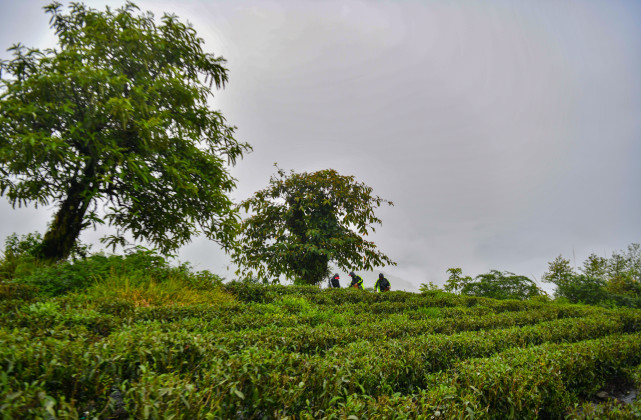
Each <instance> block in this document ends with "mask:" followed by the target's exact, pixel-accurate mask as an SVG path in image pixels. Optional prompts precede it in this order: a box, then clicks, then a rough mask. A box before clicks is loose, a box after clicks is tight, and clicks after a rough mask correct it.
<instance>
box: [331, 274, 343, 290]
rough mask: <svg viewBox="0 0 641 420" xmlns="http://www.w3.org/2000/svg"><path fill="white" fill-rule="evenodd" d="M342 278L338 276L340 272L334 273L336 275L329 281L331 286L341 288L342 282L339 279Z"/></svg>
mask: <svg viewBox="0 0 641 420" xmlns="http://www.w3.org/2000/svg"><path fill="white" fill-rule="evenodd" d="M338 280H340V277H339V276H338V273H336V274H334V277H332V279H331V280H330V281H329V287H335V288H336V289H340V288H341V284H340V282H339V281H338Z"/></svg>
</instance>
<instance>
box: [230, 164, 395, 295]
mask: <svg viewBox="0 0 641 420" xmlns="http://www.w3.org/2000/svg"><path fill="white" fill-rule="evenodd" d="M383 203H386V204H389V205H392V203H391V202H389V201H387V200H384V199H382V198H380V197H378V196H374V195H372V189H371V188H370V187H368V186H366V185H365V184H362V183H359V182H356V181H355V179H354V177H353V176H343V175H340V174H338V173H337V172H336V171H335V170H333V169H326V170H323V171H318V172H312V173H307V172H304V173H294V172H293V171H292V172H291V173H289V174H286V173H285V172H284V171H283V170H282V169H279V170H278V172H277V175H276V176H272V177H271V179H270V182H269V186H268V187H267V188H265V189H264V190H260V191H258V192H256V193H255V194H254V196H253V197H252V198H250V199H248V200H246V201H244V202H243V203H241V206H242V207H243V208H244V210H245V211H246V212H249V211H250V210H251V211H252V212H253V213H254V214H253V215H252V216H250V217H248V218H247V219H245V220H244V221H243V222H242V228H241V232H242V233H241V236H240V239H239V241H238V246H237V247H236V249H234V251H233V252H232V258H233V261H234V262H235V263H236V264H238V265H239V267H240V268H239V271H238V273H239V274H241V273H242V274H244V275H248V276H257V277H259V278H261V279H264V280H266V279H269V278H275V279H277V278H279V277H280V276H281V275H284V276H286V277H287V278H289V279H294V282H295V283H297V284H319V283H320V282H322V281H323V279H324V278H325V277H326V276H327V275H329V264H330V263H334V264H335V265H337V266H338V267H339V268H341V269H343V270H345V271H348V270H359V269H368V270H370V269H372V268H374V267H376V266H384V265H386V264H391V265H395V264H396V263H394V262H393V261H392V260H391V259H390V258H388V257H387V256H386V255H384V254H382V253H381V252H379V251H377V249H376V246H375V244H374V242H370V241H366V240H365V239H364V238H363V236H366V235H367V234H368V231H369V230H371V231H374V228H373V227H371V225H372V224H381V220H380V219H378V218H377V217H376V216H375V215H374V209H376V208H377V207H379V206H380V205H381V204H383Z"/></svg>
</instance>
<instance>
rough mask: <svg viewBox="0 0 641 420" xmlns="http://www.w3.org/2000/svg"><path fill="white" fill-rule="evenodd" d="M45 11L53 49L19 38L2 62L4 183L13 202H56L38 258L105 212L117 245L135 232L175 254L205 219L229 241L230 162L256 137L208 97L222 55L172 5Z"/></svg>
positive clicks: (0, 171) (218, 79) (215, 234)
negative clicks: (170, 10)
mask: <svg viewBox="0 0 641 420" xmlns="http://www.w3.org/2000/svg"><path fill="white" fill-rule="evenodd" d="M45 11H46V12H47V13H49V14H50V15H51V20H50V23H51V27H52V28H53V30H55V33H56V35H57V37H58V46H57V48H55V49H46V50H43V51H40V50H38V49H33V48H26V47H24V46H22V45H19V44H18V45H14V46H12V47H11V48H10V49H9V50H10V51H11V52H12V54H13V57H12V59H11V60H5V61H2V62H0V192H1V193H2V195H5V196H6V197H7V198H8V199H9V201H10V202H11V203H12V205H13V206H14V207H16V206H22V205H28V204H32V203H33V204H35V206H36V207H37V206H38V205H49V204H52V203H53V204H56V206H57V212H56V214H55V217H54V219H53V221H52V222H51V224H50V226H49V230H48V231H47V233H46V234H45V236H44V241H43V244H42V248H41V254H42V256H43V257H45V258H48V259H54V260H55V259H61V258H65V257H66V256H67V255H68V254H69V252H70V250H71V249H72V247H73V244H74V243H75V241H76V240H77V238H78V235H79V234H80V232H81V231H82V229H84V228H86V227H88V226H91V225H94V226H95V225H99V224H104V223H108V224H110V225H112V226H114V227H115V228H116V233H115V234H113V235H111V236H109V237H107V238H105V241H106V243H107V244H109V245H114V246H115V245H116V244H122V243H123V242H124V233H125V232H129V233H130V234H131V235H132V236H133V238H134V239H135V240H139V239H143V240H146V241H148V242H149V243H151V244H152V245H153V246H156V247H157V248H158V249H159V250H160V251H161V252H163V253H166V252H170V251H172V250H174V249H176V248H178V247H179V246H181V245H183V244H185V243H186V242H188V241H189V240H190V238H191V237H192V235H193V234H195V233H196V232H197V231H198V230H202V231H204V233H205V234H206V235H207V236H208V237H209V238H211V239H213V240H215V241H217V242H219V243H221V244H222V245H224V246H229V244H230V243H231V240H232V238H233V235H234V232H235V230H236V228H237V224H238V216H237V215H236V210H235V208H234V206H233V203H232V201H231V200H230V198H229V197H228V193H229V192H230V191H231V190H232V189H233V188H234V187H235V182H236V181H235V179H234V178H233V177H231V176H230V174H229V173H228V171H227V165H230V164H234V163H235V162H236V160H237V159H239V158H241V157H242V155H243V153H245V152H247V151H248V150H249V145H247V144H245V143H240V142H238V141H237V140H236V139H235V138H234V128H235V127H233V126H229V125H228V124H227V123H226V121H225V118H224V117H223V115H222V114H221V112H219V111H214V110H211V109H210V108H209V106H208V100H209V99H210V98H212V97H213V92H214V89H215V88H222V87H224V85H225V83H226V82H227V80H228V76H227V69H226V68H225V60H224V59H223V58H222V57H217V56H215V55H213V54H211V53H207V52H205V51H204V41H203V39H201V38H199V37H198V36H197V34H196V31H195V30H194V29H193V28H192V27H191V26H190V25H188V24H184V23H181V22H180V21H179V20H178V18H177V17H176V16H173V15H168V14H165V15H164V16H163V17H162V19H161V20H160V22H157V21H156V20H155V18H154V16H153V15H152V14H151V13H150V12H147V13H138V8H137V6H136V5H134V4H133V3H127V4H126V5H125V6H123V7H122V8H119V9H115V10H112V9H110V8H107V9H106V11H104V12H101V11H97V10H94V9H91V8H89V7H87V6H85V5H83V4H80V3H71V5H70V6H69V12H68V13H66V14H65V13H64V11H63V8H62V6H61V5H60V4H59V3H52V4H50V5H48V6H46V7H45ZM137 13H138V14H137Z"/></svg>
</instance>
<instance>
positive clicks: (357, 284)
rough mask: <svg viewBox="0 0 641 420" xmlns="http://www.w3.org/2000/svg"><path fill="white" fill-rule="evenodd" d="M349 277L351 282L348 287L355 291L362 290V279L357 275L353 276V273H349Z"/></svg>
mask: <svg viewBox="0 0 641 420" xmlns="http://www.w3.org/2000/svg"><path fill="white" fill-rule="evenodd" d="M349 276H350V277H351V278H352V282H351V283H350V285H349V287H354V288H355V289H361V290H364V288H363V278H362V277H361V276H359V275H358V274H355V273H354V272H353V271H351V272H350V273H349Z"/></svg>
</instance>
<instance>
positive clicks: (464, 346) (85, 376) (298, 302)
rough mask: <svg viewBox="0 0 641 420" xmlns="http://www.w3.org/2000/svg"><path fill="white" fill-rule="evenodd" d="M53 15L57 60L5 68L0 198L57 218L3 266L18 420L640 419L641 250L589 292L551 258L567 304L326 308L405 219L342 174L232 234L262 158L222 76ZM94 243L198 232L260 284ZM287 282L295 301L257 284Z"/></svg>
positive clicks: (174, 51)
mask: <svg viewBox="0 0 641 420" xmlns="http://www.w3.org/2000/svg"><path fill="white" fill-rule="evenodd" d="M45 9H46V10H47V12H48V13H50V14H51V16H52V19H51V24H52V28H53V29H55V31H56V35H57V36H58V38H59V49H57V50H45V51H38V50H33V49H26V48H24V47H22V46H20V45H16V46H14V47H13V48H12V49H11V50H12V51H13V59H12V60H10V61H3V62H0V77H1V78H0V169H1V171H0V192H1V194H2V195H6V196H7V197H8V198H9V200H10V201H11V202H12V203H13V205H14V206H15V205H18V206H21V205H26V204H28V203H35V204H36V205H47V204H49V203H51V202H54V203H56V204H57V205H58V211H57V213H56V216H55V217H54V220H53V221H52V223H51V225H50V228H49V231H48V232H47V233H46V234H45V235H44V237H41V236H40V235H38V234H29V235H26V236H23V237H21V238H19V237H18V236H16V235H12V236H10V237H9V238H7V242H6V246H5V249H4V252H3V255H2V259H1V260H0V414H1V415H2V418H3V419H13V418H42V419H90V418H91V419H94V418H95V419H105V418H108V419H125V418H135V419H157V418H176V419H178V418H184V419H201V418H202V419H217V418H221V419H222V418H238V419H270V418H297V419H316V418H330V419H338V418H341V419H342V418H348V419H360V418H363V419H365V418H367V419H376V418H380V419H388V418H397V419H404V418H408V419H409V418H411V419H415V418H447V419H449V418H482V419H494V418H514V419H523V418H555V419H556V418H565V417H571V418H581V417H584V418H593V417H607V418H634V417H637V418H638V417H639V416H641V402H639V401H635V402H633V403H631V404H628V405H621V404H618V403H616V402H615V401H614V400H612V399H611V400H609V401H605V402H604V403H599V402H598V401H597V400H596V398H597V397H599V398H603V395H604V392H605V390H607V391H608V392H610V393H607V394H606V396H608V395H609V396H611V395H612V392H614V393H616V391H617V390H621V389H625V388H631V387H634V388H636V389H639V388H640V387H641V310H640V309H639V308H641V286H640V284H641V278H640V276H641V246H639V245H638V244H633V245H631V246H630V247H629V248H628V250H627V251H626V252H621V253H614V254H613V255H612V257H611V258H601V257H597V256H595V255H592V256H590V257H589V258H588V260H587V261H586V262H585V263H584V266H583V268H582V269H581V273H577V272H575V271H574V270H573V269H572V267H571V266H570V264H569V261H567V260H565V259H563V258H562V257H561V256H559V257H558V258H557V259H556V260H555V261H553V262H552V263H550V267H549V270H548V272H547V273H546V275H545V277H544V280H545V281H548V282H551V283H554V284H555V285H556V287H557V289H556V292H555V297H556V298H557V299H556V300H555V301H551V300H550V299H549V298H548V297H547V296H545V294H544V293H543V292H542V291H541V290H540V289H539V288H538V286H537V285H536V284H535V283H534V282H533V281H532V280H530V279H528V278H527V277H524V276H520V275H516V274H514V273H509V272H503V271H498V270H492V271H490V272H489V273H487V274H481V275H478V276H476V277H475V278H474V279H472V278H471V277H469V276H463V274H462V270H461V269H460V268H453V269H450V270H448V272H449V275H450V277H449V279H448V281H447V283H446V285H445V291H442V290H440V289H439V288H438V287H437V286H435V285H434V284H432V283H429V284H426V285H422V286H421V294H413V293H405V292H389V293H381V294H379V293H370V292H364V291H357V290H354V289H328V290H321V289H320V288H318V287H316V286H311V285H318V284H319V283H320V282H321V281H322V280H323V278H324V277H325V276H326V275H327V274H328V268H329V264H330V263H333V264H335V265H337V266H338V267H339V268H341V269H343V270H345V271H348V270H352V269H371V268H373V267H375V266H381V265H384V264H394V263H393V261H392V260H391V259H390V258H389V257H387V256H386V255H384V254H382V253H381V252H379V251H377V249H376V246H375V244H374V243H373V242H370V241H366V240H365V239H364V238H363V236H365V235H367V234H368V232H370V231H373V228H372V225H373V224H380V223H381V221H380V220H379V219H378V218H377V217H376V216H375V215H374V210H375V209H376V208H378V207H379V206H380V205H381V204H383V203H387V204H390V205H391V203H390V202H388V201H386V200H384V199H382V198H380V197H378V196H375V195H373V194H372V189H371V188H369V187H367V186H366V185H364V184H362V183H359V182H356V181H355V179H354V177H351V176H342V175H339V174H338V173H336V172H335V171H333V170H331V169H328V170H323V171H318V172H314V173H302V174H297V173H294V172H292V173H290V174H289V175H286V174H285V172H284V171H282V170H279V171H278V176H277V177H272V179H271V180H270V185H269V186H268V187H267V188H266V189H264V190H261V191H258V192H257V193H256V194H255V195H254V197H252V198H250V199H248V200H246V201H245V202H243V203H242V204H241V206H242V207H244V209H245V211H247V212H248V211H249V210H251V211H253V212H254V214H253V215H249V216H248V218H247V219H246V220H245V221H244V222H243V223H242V224H241V223H239V222H238V219H239V218H238V209H237V208H236V207H235V206H234V205H233V204H232V202H231V200H230V199H229V197H228V194H229V193H230V191H231V190H232V189H233V188H234V187H235V180H234V179H233V178H232V177H231V176H230V175H229V174H228V172H227V167H226V165H227V163H230V164H233V163H234V162H235V160H236V159H237V158H240V157H241V156H242V154H243V153H244V152H245V151H247V150H248V148H249V146H248V145H246V144H242V143H239V142H237V141H236V140H235V139H234V138H233V132H234V128H233V127H230V126H227V125H226V123H225V120H224V118H223V116H222V115H221V114H220V113H219V112H217V111H211V110H209V108H208V107H207V101H208V99H209V98H211V96H212V94H213V91H212V85H215V86H216V88H220V87H222V86H223V85H224V84H225V82H226V81H227V73H226V69H225V68H224V66H223V65H224V60H223V59H222V58H220V57H215V56H213V55H211V54H207V53H204V52H203V51H202V46H203V40H202V39H200V38H198V37H197V36H196V33H195V31H194V30H193V29H192V28H191V27H190V26H188V25H185V24H182V23H180V22H179V21H178V20H177V19H176V18H175V17H174V16H170V15H165V16H164V17H163V18H162V23H161V24H156V22H155V21H154V19H153V16H151V15H150V14H143V15H138V16H136V15H135V14H134V11H135V10H136V9H137V7H136V6H135V5H133V4H132V3H127V4H126V5H125V6H124V7H122V8H120V9H116V10H111V9H107V10H106V11H105V12H97V11H95V10H93V9H90V8H88V7H86V6H84V5H82V4H80V3H72V4H71V6H70V12H69V14H63V13H62V12H61V6H60V5H59V4H58V3H53V4H51V5H49V6H46V7H45ZM103 205H104V206H103ZM99 207H100V208H101V211H98V208H99ZM102 223H110V224H111V225H114V226H115V227H116V228H118V232H117V234H116V235H113V236H111V237H109V238H107V239H106V242H107V243H109V244H111V245H116V244H123V243H124V239H123V236H122V235H123V234H124V233H126V232H128V233H130V234H132V236H133V237H134V239H145V240H147V241H148V242H149V243H151V244H152V245H153V246H155V247H157V248H158V250H159V252H161V253H163V254H166V253H168V252H170V251H172V250H174V249H176V248H178V247H179V246H181V245H182V244H184V243H185V242H187V241H189V240H190V238H191V236H192V235H193V234H194V233H195V232H196V231H197V230H198V229H200V230H203V231H204V232H205V234H206V235H207V236H208V237H210V238H211V239H213V240H216V241H218V242H219V243H221V244H222V245H223V247H224V248H225V249H226V250H228V251H230V250H231V251H233V258H234V261H235V262H236V263H238V264H240V266H241V273H242V274H243V275H244V276H245V277H246V280H245V281H244V282H228V283H225V282H224V281H223V279H222V278H220V277H219V276H217V275H215V274H212V273H210V272H208V271H200V272H194V271H193V270H192V269H191V268H190V266H189V265H187V264H182V265H179V266H177V267H174V266H171V265H170V264H169V263H168V262H167V260H165V259H164V258H163V257H161V256H159V255H158V254H157V253H156V252H155V251H150V250H146V249H142V248H138V249H134V250H133V251H131V252H128V253H127V254H125V255H103V254H93V255H90V253H89V249H88V247H86V246H83V245H82V244H79V243H78V241H77V239H78V235H79V233H80V232H81V231H82V229H84V228H86V227H88V226H90V225H92V224H93V225H96V224H102ZM239 232H240V237H239V238H237V237H236V236H237V235H238V234H239ZM281 275H283V276H285V277H287V278H288V279H293V280H294V283H295V285H292V286H284V285H280V284H274V285H271V286H268V285H263V284H260V283H259V281H260V280H262V281H265V282H267V281H268V280H269V279H270V278H279V277H280V276H281ZM254 276H256V278H255V277H254ZM452 292H453V293H452ZM576 303H582V304H576ZM585 303H589V304H594V305H593V306H589V305H585Z"/></svg>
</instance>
